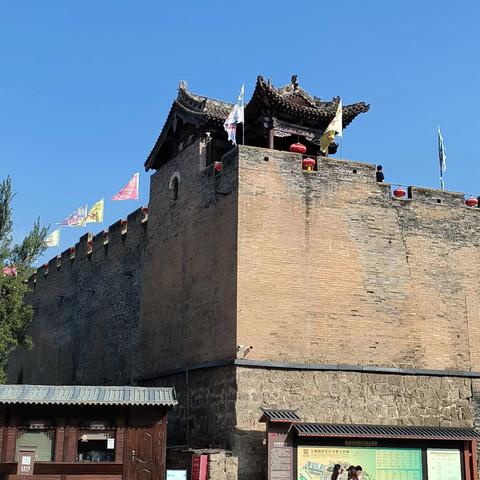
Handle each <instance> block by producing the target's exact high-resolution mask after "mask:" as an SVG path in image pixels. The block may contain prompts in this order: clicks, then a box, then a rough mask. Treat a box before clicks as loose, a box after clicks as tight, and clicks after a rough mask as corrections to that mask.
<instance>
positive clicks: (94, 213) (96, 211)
mask: <svg viewBox="0 0 480 480" xmlns="http://www.w3.org/2000/svg"><path fill="white" fill-rule="evenodd" d="M104 207H105V201H104V199H103V198H102V199H101V200H99V201H98V202H97V203H95V204H94V205H93V207H92V208H91V209H90V211H89V212H88V214H87V218H86V220H85V223H103V210H104Z"/></svg>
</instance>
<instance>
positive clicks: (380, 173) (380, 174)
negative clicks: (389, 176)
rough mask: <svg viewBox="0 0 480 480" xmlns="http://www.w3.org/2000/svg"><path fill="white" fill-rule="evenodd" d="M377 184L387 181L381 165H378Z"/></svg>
mask: <svg viewBox="0 0 480 480" xmlns="http://www.w3.org/2000/svg"><path fill="white" fill-rule="evenodd" d="M376 176H377V182H383V181H384V180H385V175H384V174H383V167H382V166H381V165H377V171H376Z"/></svg>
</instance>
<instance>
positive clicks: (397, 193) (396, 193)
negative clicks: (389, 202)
mask: <svg viewBox="0 0 480 480" xmlns="http://www.w3.org/2000/svg"><path fill="white" fill-rule="evenodd" d="M406 194H407V192H406V191H405V190H404V189H403V188H402V187H397V188H396V189H395V190H394V191H393V195H394V196H395V197H397V198H401V197H404V196H405V195H406Z"/></svg>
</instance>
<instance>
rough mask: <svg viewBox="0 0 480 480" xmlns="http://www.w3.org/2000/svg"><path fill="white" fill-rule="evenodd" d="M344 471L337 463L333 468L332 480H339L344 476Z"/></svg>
mask: <svg viewBox="0 0 480 480" xmlns="http://www.w3.org/2000/svg"><path fill="white" fill-rule="evenodd" d="M342 473H343V469H342V466H341V465H340V464H339V463H336V464H335V465H334V466H333V473H332V476H331V479H330V480H339V477H340V476H341V475H342Z"/></svg>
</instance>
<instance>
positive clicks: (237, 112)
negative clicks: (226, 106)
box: [223, 84, 245, 145]
mask: <svg viewBox="0 0 480 480" xmlns="http://www.w3.org/2000/svg"><path fill="white" fill-rule="evenodd" d="M244 95H245V84H243V85H242V88H241V89H240V94H239V95H238V98H237V102H236V103H235V105H234V106H233V109H232V111H231V112H230V114H229V115H228V117H227V119H226V120H225V122H224V123H223V128H224V129H225V131H226V132H227V135H228V139H229V140H230V141H231V142H232V143H233V144H234V145H236V144H237V124H238V123H243V120H244V113H245V105H244V101H243V97H244Z"/></svg>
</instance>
